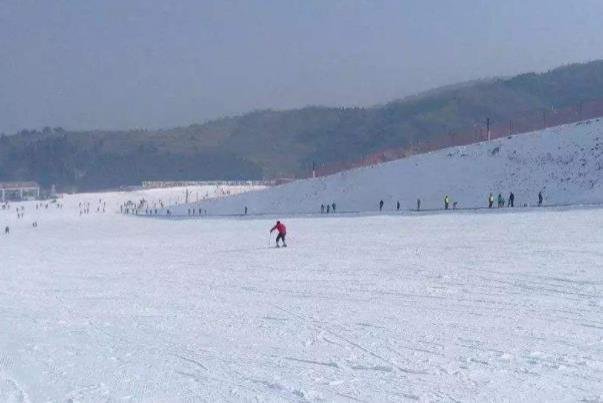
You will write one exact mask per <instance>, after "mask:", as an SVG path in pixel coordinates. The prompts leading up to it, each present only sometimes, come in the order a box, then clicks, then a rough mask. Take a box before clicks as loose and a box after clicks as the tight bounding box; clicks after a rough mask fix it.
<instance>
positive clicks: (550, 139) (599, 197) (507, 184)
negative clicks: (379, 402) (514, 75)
mask: <svg viewBox="0 0 603 403" xmlns="http://www.w3.org/2000/svg"><path fill="white" fill-rule="evenodd" d="M539 191H542V192H543V195H544V204H545V205H549V206H550V205H564V204H603V118H601V119H593V120H589V121H584V122H578V123H573V124H568V125H563V126H558V127H552V128H548V129H545V130H539V131H535V132H532V133H525V134H519V135H515V136H510V137H507V138H500V139H496V140H492V141H491V142H482V143H477V144H471V145H467V146H460V147H452V148H447V149H443V150H438V151H434V152H430V153H426V154H420V155H414V156H411V157H408V158H403V159H400V160H396V161H391V162H387V163H384V164H379V165H375V166H370V167H364V168H358V169H353V170H349V171H344V172H340V173H338V174H335V175H331V176H326V177H320V178H314V179H305V180H299V181H295V182H292V183H289V184H286V185H282V186H276V187H273V188H269V189H265V190H261V191H256V192H247V193H243V194H239V195H235V196H231V197H226V198H221V199H214V200H207V201H203V202H199V203H192V204H190V205H180V206H174V207H173V208H171V213H172V214H173V215H182V216H186V215H187V210H188V209H189V208H191V207H192V208H197V209H198V208H202V209H204V210H206V211H207V214H209V215H233V214H242V213H243V211H244V209H245V207H247V208H248V212H249V214H293V213H296V214H297V213H319V212H320V206H321V204H331V203H336V205H337V211H338V212H351V211H363V212H366V211H378V210H379V201H380V200H383V202H384V205H383V211H384V212H385V211H389V212H391V211H394V210H395V209H396V203H398V202H400V208H401V210H404V211H408V210H414V209H416V208H417V199H420V200H421V208H422V209H434V208H437V209H441V208H443V200H444V196H445V195H448V196H449V199H450V207H451V208H452V206H453V205H454V203H457V207H459V208H477V207H485V206H487V200H488V195H489V194H490V193H492V194H493V195H494V197H495V198H496V197H497V196H498V194H499V193H500V194H501V196H502V197H503V198H504V199H505V200H506V199H507V197H508V196H509V194H510V192H513V193H514V194H515V206H524V205H527V206H535V205H536V204H537V202H538V192H539Z"/></svg>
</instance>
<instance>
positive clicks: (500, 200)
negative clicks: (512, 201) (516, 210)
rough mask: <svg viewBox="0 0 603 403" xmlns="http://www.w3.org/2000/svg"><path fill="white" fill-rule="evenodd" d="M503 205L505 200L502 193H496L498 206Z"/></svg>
mask: <svg viewBox="0 0 603 403" xmlns="http://www.w3.org/2000/svg"><path fill="white" fill-rule="evenodd" d="M504 206H505V200H504V199H503V197H502V195H501V194H500V193H499V194H498V207H499V208H500V207H504Z"/></svg>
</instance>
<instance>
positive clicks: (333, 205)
mask: <svg viewBox="0 0 603 403" xmlns="http://www.w3.org/2000/svg"><path fill="white" fill-rule="evenodd" d="M335 207H337V206H336V205H335V202H333V204H331V208H332V209H333V214H335Z"/></svg>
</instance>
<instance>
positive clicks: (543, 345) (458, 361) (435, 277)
mask: <svg viewBox="0 0 603 403" xmlns="http://www.w3.org/2000/svg"><path fill="white" fill-rule="evenodd" d="M14 206H16V205H14ZM13 208H14V207H13ZM29 209H30V207H28V208H27V209H26V220H27V218H28V217H29V216H28V211H30V210H29ZM13 213H14V211H12V210H11V212H10V213H9V212H5V211H1V210H0V222H4V221H5V220H9V222H10V224H11V225H12V228H13V230H12V231H11V234H10V235H8V236H5V235H2V236H1V237H0V256H1V261H0V265H1V269H0V284H2V287H1V288H0V323H1V325H0V327H1V328H0V400H2V401H9V400H10V399H12V400H13V401H33V402H38V401H47V400H51V401H69V399H71V400H72V401H107V400H110V401H113V400H125V401H128V400H131V401H141V400H142V401H197V400H206V401H252V400H256V399H258V400H260V401H314V400H320V399H326V400H328V401H332V400H335V401H401V400H419V401H430V400H436V401H457V400H461V401H468V400H473V401H484V400H512V401H534V400H539V401H580V400H586V401H597V400H599V401H600V400H601V399H603V383H602V379H603V274H602V273H603V250H602V248H601V245H603V231H602V230H601V228H603V209H569V210H564V211H556V210H547V209H541V210H536V211H529V212H519V211H516V212H514V213H507V214H500V213H499V212H498V211H482V212H478V213H473V212H465V213H454V212H449V213H447V214H436V215H421V216H392V215H388V216H372V217H371V216H362V217H329V219H323V218H289V219H287V218H286V217H283V221H284V223H285V224H286V225H287V229H288V238H287V241H288V244H289V248H287V249H278V250H277V249H274V248H268V247H267V245H266V240H267V237H268V230H269V229H270V228H271V227H272V226H273V225H274V220H272V219H270V220H268V219H249V218H247V219H194V220H193V219H191V220H165V219H162V220H157V219H144V218H137V217H131V216H122V215H119V214H110V213H107V214H90V215H88V216H82V217H80V216H78V214H77V199H76V196H73V197H69V198H67V200H65V207H64V209H62V210H59V209H55V210H49V211H48V212H46V211H45V212H44V214H43V215H42V213H40V217H38V218H37V219H38V221H39V227H38V228H36V229H33V228H31V227H30V226H29V225H27V224H26V222H25V221H18V220H16V218H14V217H13V215H12V214H13ZM31 214H33V213H31ZM9 215H10V216H9ZM273 239H274V237H273Z"/></svg>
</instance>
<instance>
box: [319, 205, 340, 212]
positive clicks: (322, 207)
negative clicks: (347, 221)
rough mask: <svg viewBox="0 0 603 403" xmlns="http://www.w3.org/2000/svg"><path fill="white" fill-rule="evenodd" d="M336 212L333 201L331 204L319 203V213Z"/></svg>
mask: <svg viewBox="0 0 603 403" xmlns="http://www.w3.org/2000/svg"><path fill="white" fill-rule="evenodd" d="M336 212H337V205H336V204H335V202H333V203H331V204H321V205H320V214H325V213H326V214H329V213H336Z"/></svg>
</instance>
